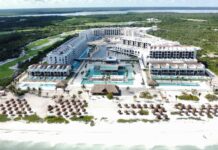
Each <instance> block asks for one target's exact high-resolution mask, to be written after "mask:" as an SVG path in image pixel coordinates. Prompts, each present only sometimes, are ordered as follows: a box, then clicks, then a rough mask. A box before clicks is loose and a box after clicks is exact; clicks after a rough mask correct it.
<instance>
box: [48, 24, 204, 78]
mask: <svg viewBox="0 0 218 150" xmlns="http://www.w3.org/2000/svg"><path fill="white" fill-rule="evenodd" d="M156 28H157V27H155V29H156ZM155 29H154V27H150V28H141V27H113V28H110V27H108V28H93V29H88V30H85V31H82V32H81V33H80V34H79V36H78V37H75V38H73V39H71V40H70V41H68V42H66V43H65V44H63V45H61V46H60V47H58V48H57V49H55V50H54V51H52V52H51V53H49V54H48V55H47V62H48V64H67V65H72V63H73V62H74V59H75V58H79V57H80V55H81V54H82V53H83V52H84V51H85V50H86V48H87V47H88V44H87V43H88V42H89V41H94V40H98V39H101V38H106V39H107V42H108V43H107V45H106V46H107V48H108V50H110V51H115V52H119V53H121V54H125V55H130V56H135V57H137V58H138V59H139V60H140V66H141V68H143V69H144V68H145V69H149V71H150V74H151V77H153V76H154V77H155V78H157V77H158V76H160V77H161V76H169V77H170V76H172V77H175V76H188V77H193V76H197V77H202V76H206V75H207V70H206V68H205V66H204V65H203V64H201V63H198V61H197V59H196V56H197V51H199V50H201V48H199V47H195V46H185V45H181V44H180V43H179V42H175V41H169V40H165V39H162V38H159V37H155V36H152V35H150V34H148V32H149V31H151V30H155Z"/></svg>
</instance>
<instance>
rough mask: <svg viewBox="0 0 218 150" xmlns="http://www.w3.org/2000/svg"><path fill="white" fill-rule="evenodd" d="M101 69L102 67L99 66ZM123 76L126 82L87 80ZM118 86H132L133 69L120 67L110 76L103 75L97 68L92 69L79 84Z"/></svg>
mask: <svg viewBox="0 0 218 150" xmlns="http://www.w3.org/2000/svg"><path fill="white" fill-rule="evenodd" d="M101 67H102V66H101ZM99 75H100V76H101V75H102V76H110V75H116V76H125V77H126V78H127V80H126V81H99V80H89V79H90V78H91V77H94V76H99ZM105 82H106V83H107V84H119V85H132V84H133V69H132V66H131V65H124V66H120V67H119V69H118V71H117V72H111V73H110V74H103V73H102V71H101V70H100V68H99V67H96V66H95V67H92V68H91V69H89V70H88V72H87V73H86V75H85V77H84V78H83V80H82V82H81V84H104V83H105Z"/></svg>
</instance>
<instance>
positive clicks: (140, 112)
mask: <svg viewBox="0 0 218 150" xmlns="http://www.w3.org/2000/svg"><path fill="white" fill-rule="evenodd" d="M139 114H140V115H149V111H148V110H143V109H141V110H139Z"/></svg>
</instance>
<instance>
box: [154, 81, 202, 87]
mask: <svg viewBox="0 0 218 150" xmlns="http://www.w3.org/2000/svg"><path fill="white" fill-rule="evenodd" d="M158 83H159V82H158ZM159 86H188V87H190V86H195V87H196V86H200V85H199V84H198V83H172V82H161V83H159Z"/></svg>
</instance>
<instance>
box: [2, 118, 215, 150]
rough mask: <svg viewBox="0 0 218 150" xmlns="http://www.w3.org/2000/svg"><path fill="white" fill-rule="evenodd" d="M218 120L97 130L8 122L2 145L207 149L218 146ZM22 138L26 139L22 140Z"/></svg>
mask: <svg viewBox="0 0 218 150" xmlns="http://www.w3.org/2000/svg"><path fill="white" fill-rule="evenodd" d="M217 123H218V120H217V119H215V120H210V121H207V122H205V121H204V122H203V121H194V123H193V121H191V120H187V121H184V120H182V121H178V120H177V121H170V122H160V123H153V124H151V123H141V122H137V123H130V124H128V123H127V124H120V123H108V122H99V123H97V124H96V125H95V126H94V127H90V125H86V124H84V123H79V122H74V123H70V124H46V123H43V124H35V123H33V124H32V123H31V124H26V123H22V122H8V123H1V124H0V134H1V136H0V141H14V142H33V143H41V142H46V143H50V144H51V145H56V144H60V143H63V144H81V143H84V144H88V145H94V144H103V145H108V146H115V145H125V146H134V145H143V146H146V147H149V148H152V147H154V146H156V145H164V146H169V147H176V146H184V145H194V146H197V147H199V148H204V147H206V146H208V145H218V140H217V139H218V135H217V134H216V133H217V132H218V129H217V128H216V125H217ZM20 137H22V138H20Z"/></svg>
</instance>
